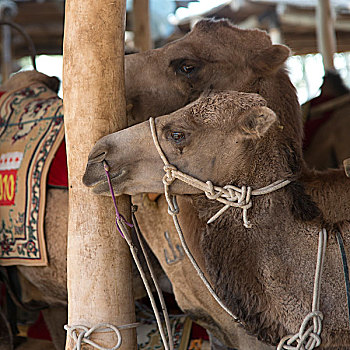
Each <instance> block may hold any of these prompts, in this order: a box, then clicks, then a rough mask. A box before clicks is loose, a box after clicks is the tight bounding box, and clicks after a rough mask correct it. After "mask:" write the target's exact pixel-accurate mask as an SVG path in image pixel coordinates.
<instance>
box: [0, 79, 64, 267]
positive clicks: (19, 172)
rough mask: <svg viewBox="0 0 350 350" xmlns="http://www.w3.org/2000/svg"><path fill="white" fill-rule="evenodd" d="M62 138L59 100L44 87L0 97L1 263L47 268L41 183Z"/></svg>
mask: <svg viewBox="0 0 350 350" xmlns="http://www.w3.org/2000/svg"><path fill="white" fill-rule="evenodd" d="M63 137H64V124H63V106H62V100H61V99H60V98H59V97H58V96H57V95H56V94H55V93H54V92H53V91H51V90H50V89H48V88H47V87H46V86H45V85H42V84H40V83H37V84H33V85H31V86H27V87H23V88H20V89H17V90H15V91H11V92H6V93H5V94H3V95H2V96H1V97H0V215H1V216H0V218H1V226H0V245H1V252H0V265H31V266H45V265H47V254H46V247H45V241H44V218H45V201H46V180H47V174H48V170H49V168H50V164H51V161H52V159H53V157H54V155H55V153H56V151H57V149H58V147H59V146H60V144H61V143H62V140H63Z"/></svg>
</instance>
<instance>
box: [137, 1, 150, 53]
mask: <svg viewBox="0 0 350 350" xmlns="http://www.w3.org/2000/svg"><path fill="white" fill-rule="evenodd" d="M133 22H134V23H133V26H134V43H135V48H136V49H137V50H139V51H141V52H142V51H147V50H150V49H151V48H152V39H151V27H150V15H149V1H148V0H134V2H133Z"/></svg>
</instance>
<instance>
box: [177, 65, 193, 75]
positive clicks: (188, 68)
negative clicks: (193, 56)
mask: <svg viewBox="0 0 350 350" xmlns="http://www.w3.org/2000/svg"><path fill="white" fill-rule="evenodd" d="M194 69H195V67H194V66H193V65H192V64H183V65H181V67H180V72H182V73H184V74H191V73H192V72H193V71H194Z"/></svg>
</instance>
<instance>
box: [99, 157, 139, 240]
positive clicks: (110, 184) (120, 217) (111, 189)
mask: <svg viewBox="0 0 350 350" xmlns="http://www.w3.org/2000/svg"><path fill="white" fill-rule="evenodd" d="M103 168H104V170H105V173H106V176H107V181H108V186H109V190H110V192H111V195H112V199H113V204H114V208H115V214H116V219H115V224H116V225H117V229H118V231H119V233H120V235H121V236H122V237H123V238H125V237H124V235H123V232H122V230H121V229H120V228H119V221H123V222H124V223H125V224H126V225H128V226H129V227H134V225H133V224H130V223H128V222H127V221H126V220H125V218H124V216H123V215H122V214H120V213H119V210H118V207H117V201H116V199H115V194H114V190H113V187H112V183H111V177H110V176H109V166H108V164H107V162H106V161H105V160H104V161H103Z"/></svg>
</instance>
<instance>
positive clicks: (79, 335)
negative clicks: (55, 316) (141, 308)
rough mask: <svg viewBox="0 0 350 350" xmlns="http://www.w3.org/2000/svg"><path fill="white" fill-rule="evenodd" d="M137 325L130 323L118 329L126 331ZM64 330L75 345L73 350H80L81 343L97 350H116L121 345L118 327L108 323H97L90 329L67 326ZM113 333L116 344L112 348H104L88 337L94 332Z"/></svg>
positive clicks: (79, 326)
mask: <svg viewBox="0 0 350 350" xmlns="http://www.w3.org/2000/svg"><path fill="white" fill-rule="evenodd" d="M137 326H138V323H132V324H129V325H125V326H121V327H119V328H121V329H122V328H123V329H128V328H134V327H137ZM64 329H65V330H66V331H67V332H68V335H69V336H70V337H71V338H72V339H73V340H74V342H75V345H74V348H73V350H81V346H82V344H83V343H85V344H89V345H91V346H92V347H93V348H95V349H98V350H117V349H119V348H120V346H121V344H122V336H121V333H120V330H119V329H118V327H116V326H113V325H112V324H109V323H99V324H97V325H96V326H94V327H91V328H90V329H89V328H88V327H86V326H82V325H74V326H69V325H65V326H64ZM111 331H112V332H114V333H115V334H116V336H117V343H116V345H114V346H113V347H112V348H105V347H103V346H101V345H99V344H97V343H95V342H94V341H92V340H91V339H90V336H91V334H92V333H94V332H111Z"/></svg>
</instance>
